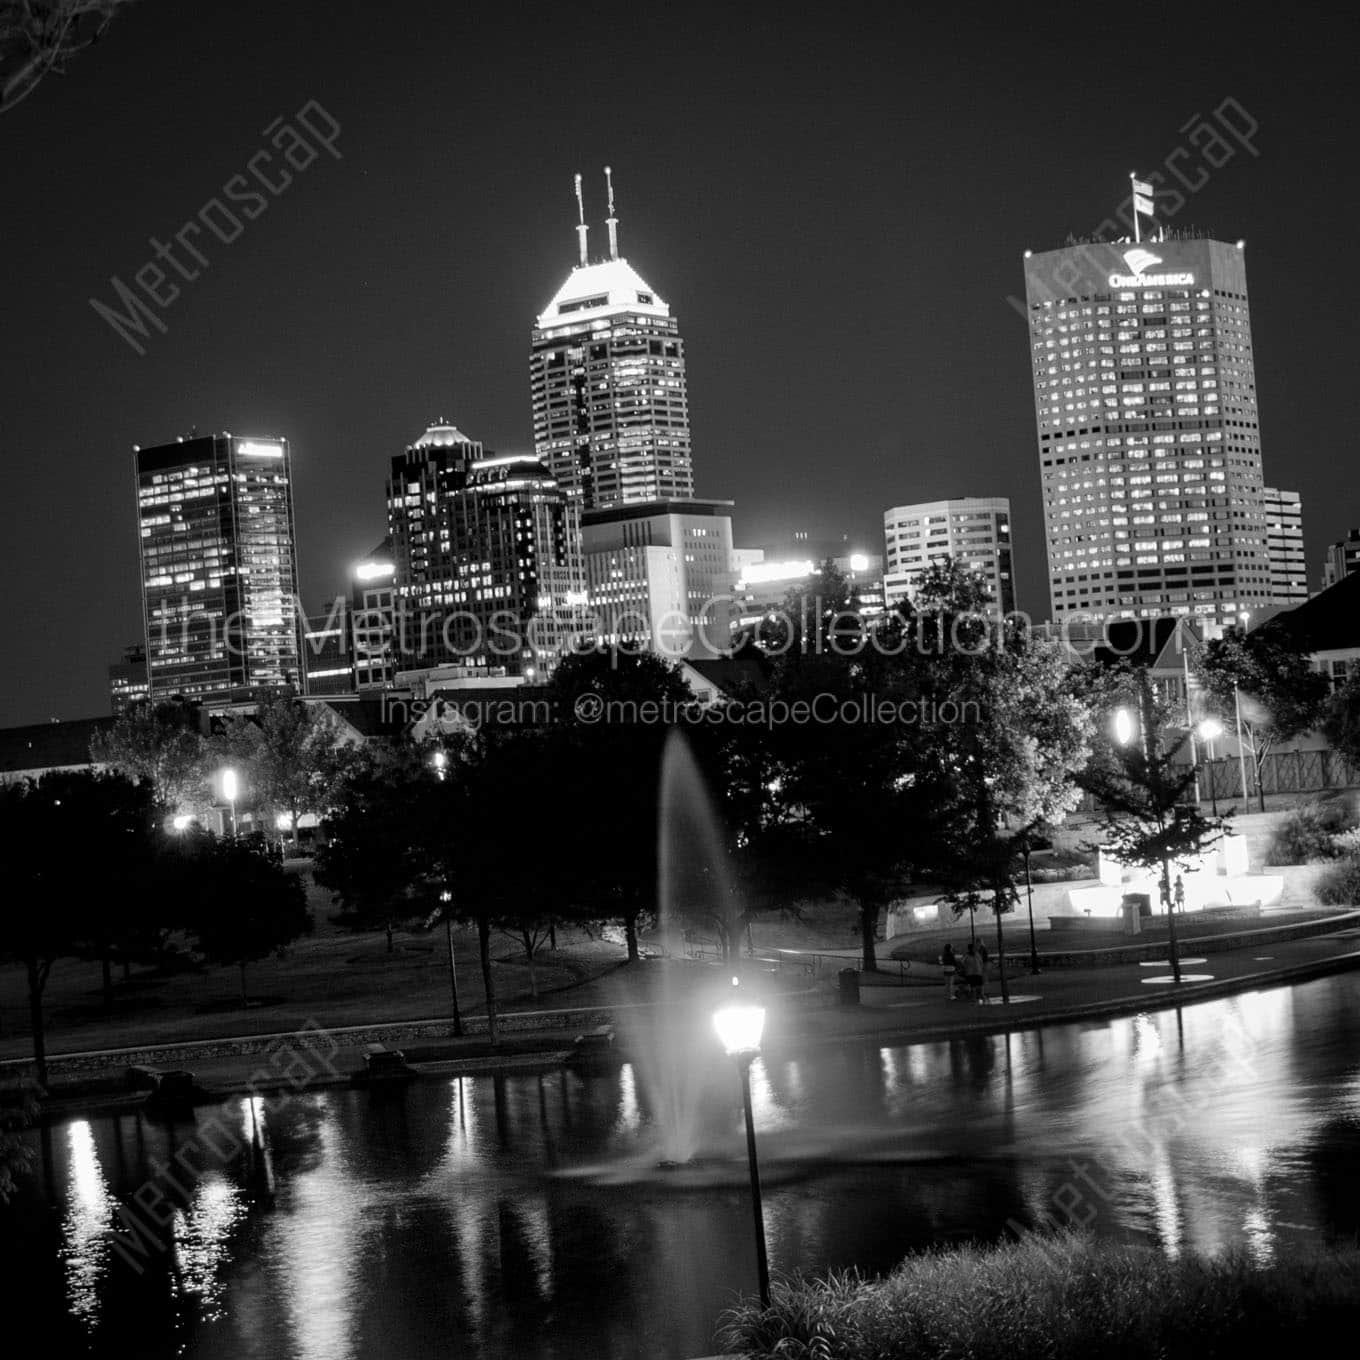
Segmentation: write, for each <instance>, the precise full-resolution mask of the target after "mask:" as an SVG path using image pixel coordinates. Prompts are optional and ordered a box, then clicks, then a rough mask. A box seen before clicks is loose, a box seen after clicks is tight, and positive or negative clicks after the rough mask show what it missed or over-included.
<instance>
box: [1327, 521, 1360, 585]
mask: <svg viewBox="0 0 1360 1360" xmlns="http://www.w3.org/2000/svg"><path fill="white" fill-rule="evenodd" d="M1356 567H1360V529H1352V530H1351V531H1350V533H1348V534H1347V535H1346V537H1345V538H1343V539H1341V540H1340V541H1338V542H1336V543H1329V544H1328V545H1327V554H1326V556H1325V558H1324V559H1323V563H1322V588H1323V589H1324V590H1325V589H1326V588H1327V587H1328V586H1334V585H1335V584H1336V583H1337V582H1338V581H1339V580H1341V578H1342V577H1343V576H1349V575H1350V574H1351V572H1353V571H1354V570H1355V569H1356Z"/></svg>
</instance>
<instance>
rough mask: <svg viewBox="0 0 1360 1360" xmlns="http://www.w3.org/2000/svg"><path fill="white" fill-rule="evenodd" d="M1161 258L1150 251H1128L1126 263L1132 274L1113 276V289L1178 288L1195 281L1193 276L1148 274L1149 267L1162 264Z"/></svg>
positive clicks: (1111, 276)
mask: <svg viewBox="0 0 1360 1360" xmlns="http://www.w3.org/2000/svg"><path fill="white" fill-rule="evenodd" d="M1161 262H1162V261H1161V258H1160V257H1159V256H1157V255H1154V254H1153V253H1152V252H1151V251H1150V250H1127V251H1125V252H1124V263H1125V264H1126V265H1128V267H1129V268H1130V269H1132V270H1133V273H1132V274H1111V275H1110V287H1111V288H1176V287H1179V286H1181V285H1190V284H1193V283H1194V281H1195V276H1194V275H1193V274H1146V273H1144V272H1143V271H1144V270H1145V269H1147V267H1148V265H1151V264H1161Z"/></svg>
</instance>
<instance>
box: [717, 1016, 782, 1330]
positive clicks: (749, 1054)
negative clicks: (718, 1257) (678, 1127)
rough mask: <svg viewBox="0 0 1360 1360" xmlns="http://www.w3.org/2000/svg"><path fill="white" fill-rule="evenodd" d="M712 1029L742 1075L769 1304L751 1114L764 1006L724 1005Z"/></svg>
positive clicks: (759, 1265)
mask: <svg viewBox="0 0 1360 1360" xmlns="http://www.w3.org/2000/svg"><path fill="white" fill-rule="evenodd" d="M713 1028H714V1029H715V1030H717V1031H718V1038H719V1039H721V1040H722V1046H723V1048H725V1049H726V1050H727V1056H728V1057H729V1058H731V1059H732V1060H733V1061H734V1062H735V1063H736V1064H737V1071H738V1072H739V1073H740V1075H741V1102H742V1106H743V1108H744V1109H745V1111H746V1156H747V1160H748V1161H749V1162H750V1164H751V1206H752V1209H753V1211H754V1215H755V1228H756V1273H757V1275H758V1277H759V1280H760V1306H761V1307H762V1308H768V1307H769V1306H770V1263H769V1261H768V1259H767V1258H766V1255H765V1213H764V1210H763V1209H762V1208H761V1203H760V1168H759V1166H758V1165H757V1163H756V1123H755V1117H754V1115H752V1113H751V1063H752V1061H753V1060H754V1059H755V1057H756V1055H757V1054H758V1053H759V1052H760V1036H761V1034H762V1033H763V1032H764V1029H765V1007H764V1006H741V1005H737V1006H723V1007H722V1008H721V1009H719V1010H718V1011H717V1012H716V1013H715V1014H714V1016H713Z"/></svg>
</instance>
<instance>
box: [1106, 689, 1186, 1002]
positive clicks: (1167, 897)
mask: <svg viewBox="0 0 1360 1360" xmlns="http://www.w3.org/2000/svg"><path fill="white" fill-rule="evenodd" d="M1145 697H1146V691H1145ZM1148 702H1149V703H1150V702H1151V701H1150V699H1149V700H1148ZM1148 717H1149V714H1148V713H1146V712H1145V713H1143V714H1142V715H1141V721H1139V720H1137V719H1135V718H1134V716H1133V714H1132V713H1130V712H1129V710H1128V709H1127V708H1121V709H1118V710H1116V712H1115V715H1114V733H1115V740H1116V741H1118V742H1119V744H1120V745H1121V746H1127V745H1128V744H1129V742H1131V741H1132V740H1133V736H1134V733H1135V731H1136V732H1137V733H1138V735H1139V737H1140V738H1141V740H1142V745H1143V761H1144V763H1145V764H1148V765H1150V764H1151V756H1150V755H1149V754H1148V739H1147V723H1148ZM1150 773H1151V772H1150V771H1149V777H1150ZM1154 806H1155V807H1156V812H1157V829H1158V831H1162V830H1164V829H1165V827H1166V816H1165V814H1164V813H1163V811H1162V809H1161V806H1160V805H1157V804H1154ZM1161 897H1162V901H1164V902H1165V903H1166V932H1167V944H1168V953H1169V954H1170V963H1171V976H1172V979H1173V981H1175V982H1177V983H1179V982H1180V980H1181V959H1180V952H1179V950H1178V949H1177V948H1176V907H1175V903H1174V902H1173V901H1172V893H1171V881H1170V876H1169V873H1168V871H1167V868H1166V864H1165V862H1163V865H1162V882H1161Z"/></svg>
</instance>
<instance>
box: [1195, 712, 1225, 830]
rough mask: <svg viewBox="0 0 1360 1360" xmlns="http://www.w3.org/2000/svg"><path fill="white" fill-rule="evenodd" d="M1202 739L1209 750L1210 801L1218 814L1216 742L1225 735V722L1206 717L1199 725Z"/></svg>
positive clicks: (1216, 814) (1215, 813) (1215, 814)
mask: <svg viewBox="0 0 1360 1360" xmlns="http://www.w3.org/2000/svg"><path fill="white" fill-rule="evenodd" d="M1199 735H1200V740H1201V741H1203V742H1204V745H1205V748H1206V750H1207V751H1208V752H1209V803H1210V805H1211V806H1212V807H1213V810H1214V816H1215V817H1217V816H1218V793H1217V792H1216V790H1215V789H1214V764H1213V761H1214V742H1216V741H1217V740H1218V739H1219V737H1221V736H1222V735H1223V724H1222V723H1221V722H1219V720H1218V719H1217V718H1205V719H1204V721H1203V722H1201V723H1200V725H1199Z"/></svg>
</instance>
